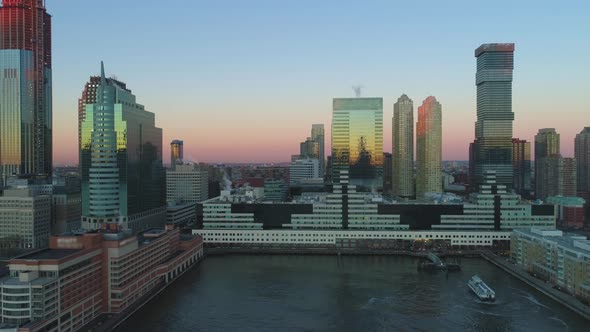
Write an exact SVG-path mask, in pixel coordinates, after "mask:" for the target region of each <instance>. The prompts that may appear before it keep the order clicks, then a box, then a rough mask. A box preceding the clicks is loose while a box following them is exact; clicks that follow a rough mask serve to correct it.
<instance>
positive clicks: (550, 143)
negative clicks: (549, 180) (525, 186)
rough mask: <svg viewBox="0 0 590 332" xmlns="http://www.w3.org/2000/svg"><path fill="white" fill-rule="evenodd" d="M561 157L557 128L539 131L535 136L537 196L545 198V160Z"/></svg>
mask: <svg viewBox="0 0 590 332" xmlns="http://www.w3.org/2000/svg"><path fill="white" fill-rule="evenodd" d="M557 155H559V134H558V133H557V132H556V131H555V128H542V129H539V131H538V132H537V135H535V196H536V197H537V198H540V197H544V196H545V194H544V193H545V192H546V189H545V182H546V179H545V177H544V176H545V174H546V172H545V170H544V169H543V167H544V166H545V162H543V158H546V157H550V156H557Z"/></svg>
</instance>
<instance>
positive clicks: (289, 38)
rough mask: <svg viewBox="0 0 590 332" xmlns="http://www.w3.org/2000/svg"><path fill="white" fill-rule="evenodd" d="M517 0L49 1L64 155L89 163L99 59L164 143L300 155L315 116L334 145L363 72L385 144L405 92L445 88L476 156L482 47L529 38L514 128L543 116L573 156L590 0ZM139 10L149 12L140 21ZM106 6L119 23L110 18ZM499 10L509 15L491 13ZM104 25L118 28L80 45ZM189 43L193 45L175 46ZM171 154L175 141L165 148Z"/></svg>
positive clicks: (227, 157)
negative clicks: (79, 116)
mask: <svg viewBox="0 0 590 332" xmlns="http://www.w3.org/2000/svg"><path fill="white" fill-rule="evenodd" d="M312 4H313V6H312ZM507 4H508V2H506V4H504V5H502V4H500V3H498V4H497V5H494V6H490V7H488V8H485V10H482V8H479V5H478V4H477V3H471V2H467V1H465V2H464V1H460V2H453V3H452V4H442V3H436V2H432V3H431V4H429V5H424V4H412V3H405V4H401V5H400V4H393V3H388V2H370V3H365V2H363V3H358V2H350V3H346V2H344V3H343V2H330V1H327V2H322V3H319V4H318V3H315V2H313V3H312V2H306V1H301V2H297V3H288V4H273V3H268V2H257V3H254V4H252V3H248V4H246V3H239V2H235V3H234V2H232V3H228V2H220V3H213V4H211V3H207V4H205V3H200V2H195V3H192V2H188V3H183V4H182V7H183V10H182V11H181V12H179V11H178V6H174V5H166V6H162V5H161V4H159V3H142V5H141V6H137V5H136V4H134V3H123V4H122V3H120V2H119V1H114V0H104V1H103V2H100V3H93V4H88V3H83V2H79V1H72V0H64V1H52V0H49V1H47V2H46V7H47V9H48V12H49V13H50V14H51V15H52V16H53V18H54V19H53V26H52V29H53V34H54V36H55V38H54V40H53V47H52V48H53V59H52V60H53V72H54V74H53V109H54V119H53V123H54V163H55V164H56V165H64V164H70V165H73V164H77V162H78V156H77V153H76V150H77V149H76V139H75V137H76V135H77V126H76V109H77V99H78V98H79V96H80V93H81V91H82V89H83V88H84V83H85V82H86V81H87V79H88V75H89V74H98V72H97V71H96V67H97V65H96V64H97V63H99V61H100V60H105V62H106V63H108V64H109V68H110V70H109V71H110V72H113V73H115V74H116V75H117V76H118V77H119V78H120V79H121V80H123V81H125V82H127V83H128V84H129V85H130V86H133V89H134V92H135V93H136V94H137V95H138V96H142V102H143V104H144V105H145V106H146V108H148V109H150V110H151V111H152V112H154V113H155V114H156V115H157V116H158V119H159V121H160V122H159V125H160V126H161V127H162V129H163V141H164V142H170V141H171V140H172V139H181V140H184V143H185V159H187V160H192V161H204V162H288V161H289V159H290V156H291V155H292V154H296V153H297V149H298V147H297V144H293V142H299V141H300V140H301V137H306V136H307V135H308V132H309V126H310V125H311V124H314V123H323V124H324V126H325V128H326V133H325V136H326V141H325V151H326V155H328V154H329V151H330V146H331V142H330V136H331V133H330V126H331V122H330V118H331V101H332V98H335V97H347V96H350V97H353V96H354V93H353V90H352V89H351V86H353V85H357V84H360V85H363V86H364V89H363V94H362V96H363V97H383V98H384V105H383V107H384V109H383V111H384V112H383V116H384V119H383V120H384V128H383V131H384V133H386V135H385V137H384V151H386V152H387V151H391V139H390V137H389V135H388V134H387V133H390V132H391V127H390V126H391V123H390V121H389V119H390V118H391V117H392V115H393V114H392V113H393V103H394V101H395V100H396V98H397V97H398V96H399V95H401V94H402V93H406V94H408V95H410V96H412V97H413V98H415V99H417V100H422V99H424V98H425V97H426V96H428V95H436V96H437V98H439V99H440V100H443V101H444V105H445V116H444V118H443V125H442V128H443V160H467V159H468V144H469V142H470V141H472V140H473V138H474V134H473V126H474V123H475V104H476V98H475V93H476V89H475V86H474V85H473V80H474V66H475V59H474V58H473V49H474V48H476V47H477V46H478V45H481V44H482V43H491V42H514V43H515V44H516V45H517V53H516V55H515V68H516V69H515V72H514V83H513V112H514V114H515V121H514V135H513V136H514V137H518V138H521V139H526V140H528V141H532V140H533V137H534V135H535V133H536V132H537V130H538V129H539V128H546V127H555V128H556V129H557V130H558V131H559V132H560V133H561V135H562V137H561V151H562V153H563V155H564V156H566V157H567V156H573V151H574V137H575V135H576V134H577V133H579V132H580V131H581V130H582V129H583V128H584V127H585V126H588V125H589V123H587V121H588V120H587V119H588V117H587V115H585V113H587V112H588V109H587V106H586V104H585V102H584V100H585V94H586V93H587V91H588V90H589V87H590V83H589V82H588V80H587V77H588V76H590V68H589V67H588V66H587V64H586V54H588V49H589V48H590V45H588V44H587V43H580V41H583V40H584V36H583V32H584V31H589V30H590V23H589V22H587V20H586V19H585V15H584V13H586V12H587V10H586V9H588V4H586V3H584V2H579V3H578V4H575V3H569V4H568V6H559V7H558V8H556V7H554V6H551V7H549V6H543V5H538V3H536V5H535V6H531V3H529V2H528V1H523V2H518V3H516V4H515V3H510V6H507ZM115 5H116V6H117V8H119V10H117V11H116V12H113V11H112V10H110V8H113V6H115ZM228 6H231V8H232V10H228ZM543 7H545V8H543ZM507 8H509V9H507ZM400 10H401V11H403V12H408V13H414V12H415V13H420V16H419V18H420V22H421V24H415V23H416V22H417V19H418V16H416V17H414V16H412V15H404V16H402V17H398V18H396V19H392V18H391V15H390V13H392V12H396V11H400ZM81 12H92V13H93V15H85V16H80V15H78V14H77V13H81ZM131 12H132V13H133V15H135V16H138V17H143V18H144V19H142V20H132V21H130V20H129V19H128V18H129V13H131ZM107 16H108V17H109V20H110V22H113V24H111V25H109V26H104V24H101V23H100V21H101V20H102V18H103V17H107ZM459 17H460V18H461V19H460V20H459V19H458V18H459ZM496 20H501V21H502V24H487V25H485V24H484V25H482V24H481V22H483V21H485V22H493V21H496ZM179 22H182V24H181V23H179ZM351 22H358V24H350V23H351ZM538 22H545V23H544V24H542V25H539V24H538ZM82 26H83V27H84V29H80V27H82ZM122 26H123V27H124V28H125V33H123V34H122V33H120V31H121V30H120V29H121V27H122ZM408 26H411V27H412V28H411V29H408V28H407V27H408ZM476 27H477V29H476ZM98 35H108V36H109V38H94V39H93V40H92V43H94V45H93V47H80V45H82V44H84V43H88V41H87V40H88V36H98ZM147 36H150V37H149V38H147ZM154 43H157V45H158V46H157V47H156V48H154ZM179 44H182V45H183V50H182V51H181V52H179V51H174V52H171V50H173V49H174V50H176V49H177V45H179ZM400 45H403V52H400V47H399V46H400ZM97 49H99V50H101V52H96V50H97ZM433 52H434V53H433ZM434 55H435V56H434ZM172 58H174V61H170V59H172ZM566 59H567V61H566ZM74 64H75V65H74ZM425 76H428V77H429V79H428V80H427V81H425V80H423V77H425ZM269 137H272V139H269ZM169 154H170V151H169V146H168V144H165V145H164V151H163V155H164V156H168V155H169ZM164 160H165V162H166V163H167V162H168V161H167V158H165V159H164Z"/></svg>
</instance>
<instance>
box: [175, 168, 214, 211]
mask: <svg viewBox="0 0 590 332" xmlns="http://www.w3.org/2000/svg"><path fill="white" fill-rule="evenodd" d="M208 178H209V169H208V167H207V166H205V165H202V166H201V165H192V164H187V165H176V168H175V169H172V170H167V171H166V200H167V201H169V202H187V203H198V202H202V201H204V200H206V199H207V198H209V197H208V195H209V180H208Z"/></svg>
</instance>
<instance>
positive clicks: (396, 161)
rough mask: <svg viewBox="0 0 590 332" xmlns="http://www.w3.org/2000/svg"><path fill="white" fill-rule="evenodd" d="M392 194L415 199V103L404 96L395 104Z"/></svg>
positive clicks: (392, 126) (392, 129)
mask: <svg viewBox="0 0 590 332" xmlns="http://www.w3.org/2000/svg"><path fill="white" fill-rule="evenodd" d="M391 131H392V135H391V136H392V140H393V141H392V157H391V158H392V167H393V169H392V180H391V182H392V187H393V188H392V193H393V196H396V197H400V198H405V199H409V198H413V197H414V196H415V190H414V103H413V102H412V99H410V98H409V97H408V96H407V95H405V94H403V95H401V97H399V98H398V99H397V102H396V103H395V104H393V119H392V125H391Z"/></svg>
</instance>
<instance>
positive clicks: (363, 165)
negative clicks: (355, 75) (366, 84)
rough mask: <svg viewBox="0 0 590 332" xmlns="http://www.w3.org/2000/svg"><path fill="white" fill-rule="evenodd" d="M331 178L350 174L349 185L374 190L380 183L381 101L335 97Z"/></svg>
mask: <svg viewBox="0 0 590 332" xmlns="http://www.w3.org/2000/svg"><path fill="white" fill-rule="evenodd" d="M332 105H333V113H332V179H333V181H334V182H338V181H339V176H337V175H339V174H340V172H341V171H349V175H350V183H351V184H354V185H357V186H359V187H361V188H363V189H365V190H366V189H369V190H376V189H377V188H379V187H381V185H382V184H383V98H334V100H333V103H332Z"/></svg>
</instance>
